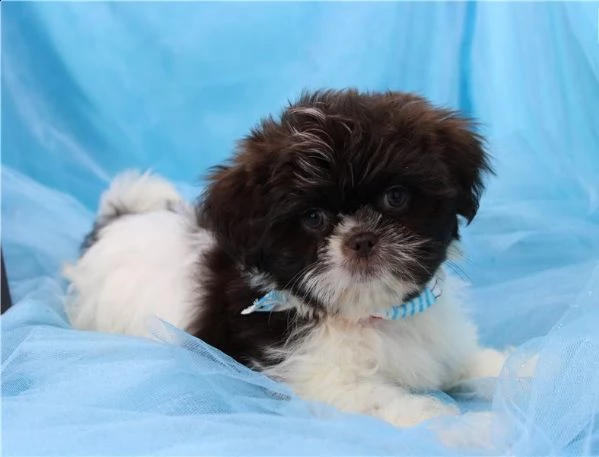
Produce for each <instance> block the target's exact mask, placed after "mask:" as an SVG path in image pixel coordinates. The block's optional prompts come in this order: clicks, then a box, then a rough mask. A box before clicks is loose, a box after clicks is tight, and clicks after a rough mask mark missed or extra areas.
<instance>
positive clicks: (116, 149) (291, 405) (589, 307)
mask: <svg viewBox="0 0 599 457" xmlns="http://www.w3.org/2000/svg"><path fill="white" fill-rule="evenodd" d="M2 6H3V8H2V65H3V68H2V96H3V97H2V245H3V251H4V254H5V259H6V261H7V265H8V273H9V279H10V284H11V288H12V292H13V296H14V299H15V301H16V302H17V303H16V306H15V307H14V309H12V310H11V311H10V312H9V313H8V314H7V315H5V316H3V317H2V372H1V374H2V446H3V452H4V454H5V455H57V456H67V455H109V454H110V455H154V454H160V455H300V454H301V455H452V454H453V455H464V454H466V453H470V454H476V455H480V454H481V453H484V454H500V455H502V454H503V455H506V454H509V455H523V456H524V455H597V454H599V424H598V423H597V420H596V419H597V414H598V412H599V331H598V330H597V329H598V328H599V297H598V294H599V128H598V126H599V48H598V44H597V19H598V18H597V11H598V9H599V4H597V3H596V2H595V3H591V2H585V3H572V2H570V3H526V4H524V3H522V4H516V3H495V2H490V3H484V2H483V3H474V2H471V3H373V4H361V3H353V4H339V3H277V4H262V3H221V4H215V3H176V4H168V5H167V4H161V3H144V4H139V3H16V2H15V3H6V4H3V5H2ZM344 86H358V87H360V88H364V89H387V88H392V89H402V90H413V91H418V92H420V93H422V94H424V95H426V96H428V97H429V98H431V99H432V100H433V101H434V102H436V103H440V104H445V105H449V106H452V107H455V108H459V109H462V110H464V111H465V112H467V113H468V114H470V115H473V116H475V117H478V118H479V119H480V121H481V122H482V126H481V129H482V131H483V133H485V134H486V135H487V137H488V138H489V142H490V147H491V150H492V153H493V155H494V157H495V165H496V168H497V171H498V176H497V178H495V179H493V180H491V181H490V182H489V191H488V192H487V194H486V196H485V198H484V200H483V204H482V208H481V211H480V213H479V216H478V218H477V220H476V221H475V223H474V224H473V225H472V226H471V227H470V228H468V229H467V230H466V232H465V244H466V251H467V254H468V260H467V261H466V262H465V263H464V264H462V265H460V267H461V269H462V270H463V274H465V275H466V276H468V277H469V278H470V279H471V281H472V282H473V294H472V295H473V297H472V303H473V305H472V313H473V314H474V316H475V318H476V320H477V322H478V323H479V325H480V328H481V337H482V339H483V341H484V342H485V343H487V344H490V345H494V346H498V347H502V346H505V345H512V346H516V348H517V349H516V351H515V352H514V354H513V355H512V356H511V358H510V360H509V362H508V365H507V366H506V368H505V370H504V372H503V373H502V375H501V377H500V378H499V380H498V381H497V382H496V383H489V382H487V381H488V380H487V381H483V380H481V381H478V382H475V383H473V384H468V385H464V386H463V388H462V390H461V391H459V392H458V393H456V394H455V398H454V400H455V401H457V402H458V404H459V405H460V406H461V407H462V408H463V409H464V410H465V411H472V410H481V409H482V410H490V411H493V412H494V413H496V416H495V419H494V422H493V423H492V424H491V426H490V427H488V426H486V425H485V421H484V420H482V419H481V418H480V416H469V415H466V416H464V417H462V418H457V419H450V420H440V421H437V422H433V424H431V426H430V427H429V426H427V425H423V426H420V427H416V428H413V429H407V430H396V429H394V428H392V427H390V426H388V425H386V424H384V423H381V422H379V421H376V420H374V419H370V418H367V417H362V416H349V415H345V414H341V413H337V412H335V411H333V410H331V409H330V408H328V407H325V406H323V405H314V404H309V403H306V402H302V401H300V400H299V399H297V398H295V397H293V395H291V393H290V392H288V391H287V390H286V389H285V387H283V386H280V385H277V384H274V383H272V382H270V381H269V380H267V379H265V378H264V377H262V376H260V375H258V374H255V373H252V372H249V371H248V370H245V369H243V368H241V367H240V366H238V365H236V364H235V363H234V362H232V361H230V360H229V359H227V358H226V357H224V356H223V355H222V354H219V353H217V352H216V351H214V350H212V349H210V348H208V347H206V346H205V345H203V344H202V343H201V342H199V341H197V340H195V339H193V338H191V337H189V336H187V335H185V334H183V333H182V332H179V331H177V330H175V329H172V328H168V327H165V326H162V325H160V324H159V323H156V322H155V323H153V324H152V325H154V328H155V330H156V333H155V334H156V340H155V341H146V340H141V339H136V338H128V337H123V336H115V335H100V334H96V333H84V332H78V331H74V330H72V329H70V328H69V326H68V323H67V322H66V320H65V317H64V314H63V311H62V308H61V306H62V305H61V298H62V293H63V288H62V287H63V285H62V284H61V282H60V280H59V279H58V273H59V269H60V265H61V264H62V262H64V261H65V260H68V259H72V258H73V257H74V256H75V255H76V252H77V246H78V243H79V241H80V239H81V237H82V236H83V234H84V233H85V232H86V231H87V230H88V229H89V226H90V224H91V221H92V211H93V208H94V207H95V203H96V201H97V198H98V195H99V193H100V192H101V190H102V189H103V188H104V186H106V184H107V182H108V180H109V179H110V177H111V176H112V175H113V174H114V173H115V172H117V171H119V170H121V169H123V168H125V167H131V166H134V167H140V168H147V167H151V168H153V169H154V170H156V171H158V172H160V173H162V174H164V175H166V176H167V177H169V178H171V179H174V180H176V181H177V182H179V183H181V188H182V190H183V191H184V192H185V194H186V195H188V196H190V197H191V196H193V195H194V194H195V193H196V191H197V185H200V184H201V183H198V182H196V181H195V180H196V178H197V176H199V175H201V174H202V173H203V172H204V171H205V169H206V167H208V166H209V165H212V164H215V163H216V162H218V161H220V160H222V159H223V158H225V157H227V156H228V154H229V152H230V151H231V149H232V145H233V142H234V140H235V139H236V138H237V137H239V136H241V135H243V134H244V133H245V132H246V131H247V129H248V128H249V127H250V126H251V125H252V124H253V123H254V122H255V121H256V120H257V119H258V118H259V117H260V116H262V115H263V114H265V113H268V112H270V111H273V110H277V109H278V108H279V107H280V106H281V105H282V104H283V103H284V102H285V101H286V99H287V98H290V97H293V96H294V95H295V94H297V93H298V92H299V90H300V89H302V88H304V87H344ZM536 353H538V354H539V358H538V366H537V370H536V373H535V376H534V378H533V379H528V380H527V379H521V378H520V377H519V376H518V374H519V372H520V370H521V368H522V367H523V366H524V365H525V364H526V362H527V361H528V360H529V358H530V357H531V356H532V355H533V354H536ZM483 394H486V397H485V395H483ZM473 418H474V419H473ZM439 430H441V431H445V432H451V431H455V430H457V431H460V430H461V431H462V432H463V430H470V433H466V435H469V434H470V435H472V436H475V435H476V436H479V435H481V434H483V433H485V432H489V431H490V434H491V438H492V439H491V440H486V441H487V444H489V443H491V445H490V446H489V447H488V448H487V449H484V450H481V449H475V448H473V447H472V442H469V440H468V439H464V440H462V444H461V445H460V446H458V447H454V448H453V449H450V448H447V447H446V446H445V445H444V444H443V442H442V441H440V439H439V437H438V435H437V432H439ZM456 433H457V432H456Z"/></svg>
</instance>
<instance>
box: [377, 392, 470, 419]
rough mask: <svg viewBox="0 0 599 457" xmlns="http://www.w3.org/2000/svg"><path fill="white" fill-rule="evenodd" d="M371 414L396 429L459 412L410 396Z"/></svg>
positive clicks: (445, 405)
mask: <svg viewBox="0 0 599 457" xmlns="http://www.w3.org/2000/svg"><path fill="white" fill-rule="evenodd" d="M371 414H372V415H374V416H377V417H379V418H380V419H383V420H385V421H387V422H389V423H391V424H393V425H395V426H396V427H413V426H414V425H418V424H420V423H421V422H424V421H427V420H429V419H432V418H435V417H440V416H457V415H458V414H460V411H459V409H458V408H457V407H456V406H454V405H449V404H446V403H443V402H442V401H440V400H438V399H436V398H433V397H427V396H418V395H410V396H406V397H402V398H398V399H395V400H393V401H390V402H389V403H388V404H386V405H385V406H384V407H382V408H379V409H378V410H375V411H372V413H371Z"/></svg>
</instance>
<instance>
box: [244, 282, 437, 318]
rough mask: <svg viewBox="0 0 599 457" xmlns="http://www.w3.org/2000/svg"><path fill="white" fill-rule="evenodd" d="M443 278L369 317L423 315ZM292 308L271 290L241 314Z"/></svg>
mask: <svg viewBox="0 0 599 457" xmlns="http://www.w3.org/2000/svg"><path fill="white" fill-rule="evenodd" d="M443 278H444V275H443V273H442V271H440V272H439V273H437V274H436V275H435V276H433V278H432V279H431V280H430V281H429V283H428V284H427V285H426V286H425V287H424V289H423V290H422V292H420V295H418V296H417V297H415V298H413V299H412V300H409V301H407V302H405V303H401V304H399V305H393V306H391V307H390V308H388V309H386V310H383V311H380V312H377V313H374V314H372V315H371V316H370V317H372V318H376V319H385V320H392V321H395V320H401V319H407V318H409V317H412V316H414V315H416V314H420V313H423V312H424V311H426V310H427V309H429V308H430V307H431V306H432V305H433V304H434V303H435V302H436V301H437V300H438V299H439V297H440V296H441V294H442V293H443ZM292 308H294V305H293V301H292V300H290V297H289V295H288V294H287V293H285V292H281V291H279V290H272V291H270V292H268V293H267V294H266V295H264V296H263V297H262V298H259V299H257V300H256V301H254V303H253V304H252V305H251V306H248V307H247V308H245V309H244V310H243V311H241V314H243V315H246V314H252V313H257V312H263V313H271V312H278V311H286V310H289V309H292Z"/></svg>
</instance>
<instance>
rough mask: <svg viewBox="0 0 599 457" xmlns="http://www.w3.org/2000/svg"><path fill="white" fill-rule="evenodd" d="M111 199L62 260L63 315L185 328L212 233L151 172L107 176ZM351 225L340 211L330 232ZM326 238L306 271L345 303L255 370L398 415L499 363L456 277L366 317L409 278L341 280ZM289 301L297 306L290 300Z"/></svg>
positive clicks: (435, 403) (132, 326) (426, 412)
mask: <svg viewBox="0 0 599 457" xmlns="http://www.w3.org/2000/svg"><path fill="white" fill-rule="evenodd" d="M172 202H178V209H177V211H172V210H166V208H167V207H171V206H172ZM119 207H126V208H127V209H128V211H129V212H133V213H138V214H132V215H127V216H122V217H119V218H118V219H115V220H114V221H112V222H111V223H110V224H108V225H107V226H106V227H105V228H104V229H102V230H101V233H100V236H99V239H98V241H97V242H96V243H94V244H93V245H92V246H91V247H90V248H89V249H88V250H87V252H86V253H85V254H84V255H83V256H82V258H81V259H80V260H79V261H78V262H77V263H76V264H75V265H72V266H69V267H67V268H66V269H65V274H66V276H67V278H68V279H69V280H70V281H71V287H70V290H69V300H68V304H67V310H68V313H69V316H70V318H71V321H72V323H73V325H74V326H75V327H79V328H83V329H90V330H99V331H106V332H120V333H126V334H130V335H139V336H144V335H147V332H146V326H145V320H146V318H147V317H148V316H150V315H155V316H158V317H160V318H162V319H164V320H166V321H168V322H170V323H172V324H173V325H175V326H178V327H180V328H183V329H186V328H187V327H188V326H189V325H190V323H191V320H192V318H193V317H194V316H195V315H196V314H195V313H196V312H197V308H196V307H197V306H198V303H199V299H200V297H199V294H201V290H198V287H199V285H200V283H199V282H198V281H199V278H200V277H201V273H202V272H201V269H202V265H201V264H200V263H199V260H200V259H201V254H202V252H204V251H205V250H206V249H208V248H209V247H210V246H212V245H213V240H212V237H211V236H210V235H209V234H208V233H206V232H202V231H198V229H197V228H194V225H193V223H192V217H193V214H192V211H191V208H190V207H188V206H186V205H185V204H184V203H183V202H182V200H181V199H180V197H178V195H177V194H176V192H175V191H174V188H172V186H170V185H169V184H168V183H166V182H165V181H163V180H161V179H160V178H157V177H154V176H150V175H131V174H129V175H126V177H121V178H118V179H117V181H115V183H114V184H113V186H112V187H111V188H110V189H109V191H108V192H107V193H106V194H105V195H104V197H103V199H102V206H101V208H100V212H99V214H100V215H102V216H104V217H109V216H110V215H111V214H110V211H111V208H112V210H113V211H114V208H119ZM352 224H353V222H352V221H351V220H349V219H348V220H347V221H346V224H345V225H344V226H342V227H341V228H340V230H341V232H343V230H347V229H349V228H351V227H352ZM327 249H328V250H329V251H328V255H329V261H330V262H331V266H332V267H331V268H330V269H328V270H327V271H328V273H326V274H325V275H324V276H318V277H310V275H308V276H306V281H308V286H309V287H311V288H312V290H313V291H316V293H317V294H318V296H319V297H320V298H321V299H330V300H331V303H334V306H335V310H336V311H337V312H339V311H343V310H345V311H347V312H340V313H339V314H336V315H333V316H331V317H327V318H326V319H325V320H324V321H323V322H322V323H320V324H318V325H317V326H316V327H315V328H312V329H310V330H309V331H307V333H306V334H305V335H303V336H302V337H299V338H297V339H296V340H294V341H295V342H294V343H293V344H292V345H290V346H288V347H286V348H284V349H283V350H282V355H283V356H284V361H283V362H282V363H280V364H278V365H276V366H274V367H271V368H267V369H266V370H265V372H266V374H267V375H269V376H272V377H273V378H276V379H280V380H282V381H284V382H286V383H288V384H289V385H290V386H291V387H292V388H293V389H294V390H295V391H296V392H297V393H298V394H299V395H300V396H303V397H304V398H306V399H310V400H317V401H323V402H326V403H329V404H332V405H333V406H336V407H338V408H339V409H341V410H345V411H349V412H358V413H366V414H371V415H374V416H376V417H379V418H381V419H383V420H386V421H389V422H391V423H393V424H395V425H397V426H410V425H415V424H417V423H419V422H421V421H423V420H426V419H429V418H431V417H434V416H439V415H447V414H456V413H457V411H456V410H455V409H454V408H452V407H449V406H447V405H445V404H443V403H441V402H440V401H439V400H436V399H434V398H432V397H429V396H426V395H424V394H422V393H421V392H422V391H425V390H427V389H445V388H448V387H450V386H452V385H453V384H455V383H457V382H459V381H461V380H463V379H466V378H470V377H481V376H483V377H487V376H497V375H498V374H499V371H500V370H501V367H502V365H503V362H504V359H505V356H504V354H501V353H498V352H496V351H492V350H485V349H481V348H479V346H478V343H477V335H476V329H475V327H474V325H473V324H472V323H471V322H470V320H469V319H468V317H467V316H466V315H465V313H464V312H463V310H462V308H461V301H462V297H461V294H460V290H461V288H462V285H461V283H459V282H458V281H457V280H456V279H453V278H448V279H447V280H446V282H445V286H444V290H443V295H442V296H441V298H440V299H439V300H438V301H437V303H435V304H434V305H433V306H432V307H431V308H430V309H429V310H427V311H426V312H424V313H422V314H418V315H415V316H413V317H412V318H409V319H407V320H402V321H384V320H372V319H369V318H368V317H367V316H368V313H369V312H371V311H375V310H379V309H381V308H382V307H384V306H388V305H389V304H390V303H391V302H397V300H398V299H399V298H400V296H401V295H402V294H403V293H405V291H406V290H409V289H410V287H413V286H410V284H407V283H406V284H400V283H397V281H396V280H393V279H392V278H391V277H388V278H387V277H385V276H383V277H382V279H380V280H379V281H377V282H373V283H372V284H370V285H368V283H362V282H356V281H355V280H354V281H352V278H351V276H350V275H349V274H347V273H346V272H344V270H343V265H342V258H341V257H340V252H339V249H340V245H339V240H338V239H337V238H335V237H334V238H333V241H332V243H331V245H330V246H328V247H327ZM406 255H408V256H409V253H407V254H406ZM248 274H249V277H250V278H251V280H252V282H253V283H255V284H256V285H257V284H260V285H264V287H268V285H269V283H270V278H268V277H267V276H265V275H262V274H260V273H259V272H249V273H248ZM385 278H386V279H385ZM310 281H312V282H310ZM398 290H399V291H400V293H398ZM298 308H299V309H300V312H302V310H306V309H309V308H308V307H307V306H302V304H301V303H298ZM365 316H366V318H365ZM273 355H276V354H273Z"/></svg>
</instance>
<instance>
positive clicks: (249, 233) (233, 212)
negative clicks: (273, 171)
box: [197, 154, 267, 264]
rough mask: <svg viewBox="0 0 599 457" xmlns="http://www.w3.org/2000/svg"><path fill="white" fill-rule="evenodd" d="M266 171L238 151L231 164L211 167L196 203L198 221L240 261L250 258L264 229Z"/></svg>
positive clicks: (257, 247)
mask: <svg viewBox="0 0 599 457" xmlns="http://www.w3.org/2000/svg"><path fill="white" fill-rule="evenodd" d="M266 171H267V170H266V168H265V166H263V165H262V164H260V163H252V162H251V161H249V160H247V157H245V156H244V155H243V154H241V155H238V156H237V157H236V158H235V160H234V161H233V162H232V163H231V164H229V165H227V166H220V167H216V168H214V169H213V171H212V173H211V175H210V176H209V184H208V187H207V189H206V191H205V192H204V195H203V197H202V199H201V200H200V202H199V203H198V207H197V208H198V211H197V213H198V220H199V223H200V225H202V226H203V227H205V228H207V229H209V230H211V231H212V232H213V233H214V236H215V237H216V241H217V242H218V244H219V245H220V246H221V247H222V248H223V249H224V250H225V251H226V252H227V253H228V254H229V255H230V256H231V257H232V258H233V259H235V260H237V261H241V262H243V263H244V264H247V263H248V262H251V261H252V260H251V258H252V257H253V256H254V255H255V254H256V252H258V250H259V245H260V242H261V238H262V237H263V236H264V234H265V231H266V227H265V225H264V224H265V221H266V216H267V214H266V213H267V208H266V206H267V205H266V202H265V201H264V200H265V198H264V197H265V191H266V189H265V183H266V180H267V176H265V173H266Z"/></svg>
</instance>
